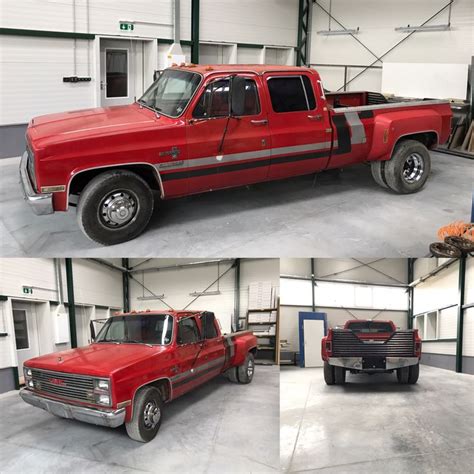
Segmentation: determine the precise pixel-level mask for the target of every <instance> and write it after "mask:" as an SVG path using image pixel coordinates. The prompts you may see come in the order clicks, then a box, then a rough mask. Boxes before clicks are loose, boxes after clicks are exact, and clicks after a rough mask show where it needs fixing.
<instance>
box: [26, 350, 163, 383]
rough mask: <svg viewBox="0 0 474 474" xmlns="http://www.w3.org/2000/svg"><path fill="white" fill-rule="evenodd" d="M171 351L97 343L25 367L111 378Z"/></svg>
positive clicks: (28, 363) (54, 355)
mask: <svg viewBox="0 0 474 474" xmlns="http://www.w3.org/2000/svg"><path fill="white" fill-rule="evenodd" d="M168 348H169V346H146V345H145V344H114V343H96V344H91V345H89V346H86V347H80V348H78V349H70V350H67V351H61V352H54V353H52V354H47V355H43V356H39V357H35V358H33V359H29V360H27V361H26V362H25V365H26V366H27V367H30V368H34V369H44V370H52V371H55V372H66V373H72V374H82V375H94V376H110V375H111V374H112V373H114V372H117V371H119V370H121V369H123V368H125V367H128V366H130V365H133V364H135V363H137V362H140V361H143V360H145V359H147V358H152V357H154V356H156V355H157V354H161V353H164V352H166V351H168Z"/></svg>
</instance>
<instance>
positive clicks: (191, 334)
mask: <svg viewBox="0 0 474 474" xmlns="http://www.w3.org/2000/svg"><path fill="white" fill-rule="evenodd" d="M199 339H200V338H199V329H198V327H197V323H196V320H195V319H194V318H186V319H182V320H181V321H180V322H179V323H178V344H192V343H194V342H198V341H199Z"/></svg>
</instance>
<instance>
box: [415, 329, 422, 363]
mask: <svg viewBox="0 0 474 474" xmlns="http://www.w3.org/2000/svg"><path fill="white" fill-rule="evenodd" d="M413 337H414V338H415V356H416V357H421V339H420V336H419V335H418V329H415V331H414V334H413Z"/></svg>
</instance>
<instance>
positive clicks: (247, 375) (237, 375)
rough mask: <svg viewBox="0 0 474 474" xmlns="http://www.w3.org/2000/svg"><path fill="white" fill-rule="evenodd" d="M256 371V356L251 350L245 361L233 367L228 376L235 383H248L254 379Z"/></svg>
mask: <svg viewBox="0 0 474 474" xmlns="http://www.w3.org/2000/svg"><path fill="white" fill-rule="evenodd" d="M254 373H255V358H254V356H253V354H252V353H251V352H249V353H248V354H247V357H246V358H245V361H244V363H243V364H242V365H239V366H238V367H231V368H230V369H229V370H227V372H226V376H227V378H228V379H229V380H230V381H231V382H234V383H241V384H248V383H250V382H251V381H252V380H253V374H254Z"/></svg>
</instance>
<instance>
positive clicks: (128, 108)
mask: <svg viewBox="0 0 474 474" xmlns="http://www.w3.org/2000/svg"><path fill="white" fill-rule="evenodd" d="M172 123H175V120H173V119H170V118H168V117H165V116H160V118H157V117H156V115H155V113H154V112H153V111H151V110H149V109H146V108H144V107H140V106H139V105H138V104H136V103H134V104H130V105H121V106H115V107H99V108H95V109H85V110H76V111H72V112H62V113H57V114H49V115H42V116H40V117H35V118H34V119H32V121H31V122H30V125H29V127H28V136H29V139H30V142H32V143H33V146H34V148H46V147H47V146H48V145H51V144H56V143H61V142H64V141H68V142H69V141H72V140H81V139H84V138H87V139H89V138H92V137H97V136H104V135H116V134H119V133H123V132H125V131H126V132H131V131H134V130H140V131H143V130H145V129H146V128H147V127H153V128H156V127H160V128H161V127H162V126H164V125H170V124H172Z"/></svg>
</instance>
